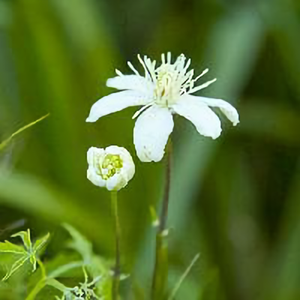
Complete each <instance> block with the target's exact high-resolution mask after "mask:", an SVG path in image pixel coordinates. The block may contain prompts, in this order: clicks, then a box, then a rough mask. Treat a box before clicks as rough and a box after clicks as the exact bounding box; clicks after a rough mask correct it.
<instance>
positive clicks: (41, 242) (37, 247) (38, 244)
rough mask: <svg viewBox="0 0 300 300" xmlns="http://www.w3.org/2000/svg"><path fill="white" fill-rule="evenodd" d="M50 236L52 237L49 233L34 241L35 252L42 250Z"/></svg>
mask: <svg viewBox="0 0 300 300" xmlns="http://www.w3.org/2000/svg"><path fill="white" fill-rule="evenodd" d="M49 237H50V233H47V234H46V235H45V236H43V237H42V238H40V239H38V240H36V242H35V243H34V246H33V252H34V253H37V252H38V251H40V250H42V248H43V247H44V245H45V244H46V243H47V241H48V239H49Z"/></svg>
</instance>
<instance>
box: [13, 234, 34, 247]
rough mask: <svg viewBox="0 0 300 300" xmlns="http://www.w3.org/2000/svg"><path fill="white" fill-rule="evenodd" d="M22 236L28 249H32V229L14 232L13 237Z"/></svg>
mask: <svg viewBox="0 0 300 300" xmlns="http://www.w3.org/2000/svg"><path fill="white" fill-rule="evenodd" d="M18 236H19V237H20V238H21V239H22V241H23V244H24V246H25V248H26V250H28V251H30V250H31V249H32V243H31V238H30V230H29V229H27V231H20V232H17V233H15V234H13V235H12V236H11V237H18Z"/></svg>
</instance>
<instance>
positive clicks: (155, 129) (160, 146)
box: [133, 105, 174, 162]
mask: <svg viewBox="0 0 300 300" xmlns="http://www.w3.org/2000/svg"><path fill="white" fill-rule="evenodd" d="M173 127H174V122H173V117H172V114H171V112H170V111H169V110H168V109H167V108H163V107H159V106H156V105H154V106H152V107H150V108H148V109H147V110H146V111H144V112H143V113H142V114H141V115H140V116H139V117H138V119H137V120H136V122H135V126H134V135H133V139H134V145H135V149H136V152H137V155H138V157H139V159H140V160H141V161H143V162H150V161H155V162H157V161H160V160H161V159H162V158H163V156H164V153H165V151H164V149H165V146H166V144H167V141H168V137H169V135H170V133H171V132H172V130H173Z"/></svg>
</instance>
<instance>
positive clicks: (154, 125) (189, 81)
mask: <svg viewBox="0 0 300 300" xmlns="http://www.w3.org/2000/svg"><path fill="white" fill-rule="evenodd" d="M138 59H139V61H140V63H141V64H142V66H143V68H144V71H145V76H141V75H140V74H139V72H138V71H137V70H136V69H135V68H134V67H133V65H132V64H131V63H130V62H128V65H129V67H130V69H131V70H132V71H133V72H134V75H123V74H122V73H121V72H120V71H119V70H116V73H117V75H118V76H116V77H114V78H110V79H108V80H107V86H109V87H113V88H116V89H119V90H123V91H121V92H117V93H113V94H110V95H108V96H105V97H103V98H101V99H100V100H98V101H97V102H96V103H95V104H94V105H93V106H92V108H91V111H90V115H89V117H88V118H87V120H86V121H87V122H95V121H97V120H98V119H99V118H101V117H103V116H105V115H108V114H110V113H113V112H117V111H120V110H122V109H124V108H126V107H129V106H136V105H142V106H143V107H142V108H141V109H140V110H139V111H137V112H136V113H135V114H134V116H133V118H135V117H137V116H139V117H138V119H137V121H136V123H135V127H134V144H135V148H136V151H137V155H138V157H139V159H140V160H141V161H144V162H149V161H160V160H161V159H162V157H163V155H164V149H165V146H166V143H167V141H168V137H169V135H170V133H171V132H172V131H173V127H174V123H173V117H172V114H175V113H177V114H179V115H181V116H183V117H185V118H186V119H188V120H190V121H191V122H192V123H193V124H194V125H195V127H196V129H197V131H198V132H199V133H200V134H202V135H204V136H207V137H211V138H213V139H215V138H217V137H219V135H220V134H221V131H222V129H221V121H220V119H219V118H218V116H217V115H216V114H215V113H214V112H213V111H212V110H211V109H210V107H217V108H219V109H220V110H221V111H222V112H223V113H224V115H225V116H226V117H227V118H228V119H229V120H230V121H231V122H232V123H233V125H236V124H237V123H238V122H239V115H238V112H237V110H236V109H235V108H234V107H233V106H232V105H231V104H229V103H228V102H226V101H224V100H221V99H213V98H206V97H198V96H193V95H191V94H193V93H195V92H197V91H200V90H202V89H204V88H206V87H207V86H209V85H210V84H211V83H213V82H215V80H216V79H213V80H210V81H208V82H206V83H203V84H201V85H199V86H195V83H196V81H197V80H198V79H199V78H200V77H202V76H203V75H204V74H206V73H207V72H208V69H205V70H204V71H203V72H202V73H201V74H200V75H199V76H197V77H196V78H193V77H194V70H189V71H188V68H189V66H190V63H191V60H190V59H189V60H188V61H187V62H186V58H185V56H184V55H183V54H181V55H180V56H179V57H178V58H177V59H176V61H175V62H174V63H172V62H171V53H170V52H169V53H168V54H167V56H165V55H164V54H162V57H161V59H162V63H161V65H160V66H158V67H156V61H151V60H150V58H148V57H147V56H144V58H143V59H142V58H141V57H140V56H139V55H138Z"/></svg>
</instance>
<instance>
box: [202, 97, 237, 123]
mask: <svg viewBox="0 0 300 300" xmlns="http://www.w3.org/2000/svg"><path fill="white" fill-rule="evenodd" d="M199 98H200V100H201V101H202V102H203V103H205V104H207V105H208V106H211V107H218V108H219V109H220V110H221V111H222V113H223V114H224V115H225V116H226V117H227V118H228V119H229V120H230V121H231V122H232V123H233V125H234V126H235V125H236V124H238V123H239V122H240V121H239V114H238V112H237V110H236V109H235V108H234V107H233V106H232V105H231V104H230V103H228V102H226V101H224V100H221V99H214V98H207V97H199Z"/></svg>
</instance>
